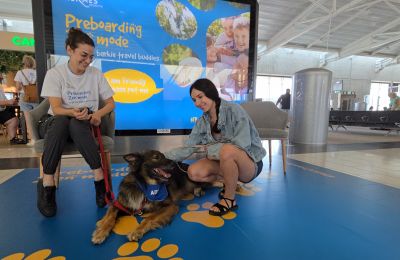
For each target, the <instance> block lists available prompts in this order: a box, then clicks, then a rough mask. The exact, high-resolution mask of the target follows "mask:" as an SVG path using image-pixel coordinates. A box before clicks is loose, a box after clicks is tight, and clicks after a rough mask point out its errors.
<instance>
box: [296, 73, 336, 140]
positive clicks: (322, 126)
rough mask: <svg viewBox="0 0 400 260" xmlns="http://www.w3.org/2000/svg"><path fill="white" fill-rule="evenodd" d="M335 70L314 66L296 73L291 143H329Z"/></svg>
mask: <svg viewBox="0 0 400 260" xmlns="http://www.w3.org/2000/svg"><path fill="white" fill-rule="evenodd" d="M331 83H332V72H331V71H329V70H326V69H320V68H311V69H306V70H301V71H298V72H296V73H295V74H294V76H293V85H294V87H293V95H292V100H291V101H292V105H291V120H290V129H289V141H290V143H299V144H326V140H327V137H328V125H329V93H330V90H331Z"/></svg>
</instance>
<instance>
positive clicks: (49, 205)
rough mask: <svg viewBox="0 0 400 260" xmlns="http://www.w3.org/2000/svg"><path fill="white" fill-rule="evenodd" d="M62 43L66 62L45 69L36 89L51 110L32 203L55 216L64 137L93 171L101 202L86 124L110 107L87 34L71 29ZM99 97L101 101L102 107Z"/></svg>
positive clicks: (99, 174) (109, 95) (109, 92)
mask: <svg viewBox="0 0 400 260" xmlns="http://www.w3.org/2000/svg"><path fill="white" fill-rule="evenodd" d="M65 47H66V50H67V53H68V55H69V61H68V63H67V64H63V65H59V66H57V67H55V68H53V69H51V70H49V71H48V72H47V74H46V77H45V79H44V83H43V89H42V93H41V95H42V97H48V99H49V102H50V110H49V112H48V113H49V114H50V115H53V117H51V120H50V123H49V126H48V130H47V132H46V134H45V138H44V139H45V140H44V152H43V156H42V164H43V172H44V175H43V176H44V177H43V179H40V180H39V182H38V186H37V192H38V200H37V206H38V208H39V211H40V212H41V213H42V214H43V215H44V216H46V217H51V216H54V215H55V214H56V211H57V204H56V197H55V181H54V173H55V171H56V168H57V165H58V163H59V161H60V159H61V155H62V152H63V149H64V146H65V143H66V142H67V140H68V139H69V138H71V139H72V140H73V141H74V144H75V145H76V147H77V148H78V150H79V152H80V153H81V154H82V156H83V157H84V158H85V160H86V162H87V163H88V164H89V166H90V168H91V169H92V170H93V172H94V180H95V182H94V183H95V188H96V203H97V206H99V207H104V206H105V204H106V202H105V186H104V179H103V171H102V169H101V160H100V155H99V153H98V147H97V144H96V141H95V139H94V137H93V136H92V132H91V125H95V126H98V125H100V123H101V118H102V117H103V116H104V115H106V114H108V113H109V112H111V111H112V110H113V109H114V106H115V104H114V99H113V94H114V92H113V90H112V89H111V87H110V85H109V84H108V82H107V80H106V79H105V78H104V76H103V74H102V73H101V72H100V71H99V70H98V69H96V68H94V67H90V66H89V65H90V63H91V62H92V60H93V52H94V42H93V40H92V39H91V38H90V37H89V36H88V35H87V34H85V33H84V32H82V31H81V30H79V29H74V28H71V29H70V30H69V32H68V38H67V39H66V41H65ZM100 100H101V101H103V102H104V104H105V105H104V106H103V107H102V108H101V109H99V101H100ZM90 111H93V113H90Z"/></svg>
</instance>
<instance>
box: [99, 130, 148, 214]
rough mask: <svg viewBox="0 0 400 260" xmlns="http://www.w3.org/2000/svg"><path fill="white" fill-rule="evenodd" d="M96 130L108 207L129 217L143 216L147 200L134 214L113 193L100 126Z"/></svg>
mask: <svg viewBox="0 0 400 260" xmlns="http://www.w3.org/2000/svg"><path fill="white" fill-rule="evenodd" d="M93 129H94V135H95V137H96V138H97V141H98V143H99V148H100V155H101V168H102V170H103V174H104V184H105V186H106V202H107V204H108V205H114V206H115V207H116V208H118V209H119V210H121V211H123V212H125V213H127V214H128V215H135V214H137V215H142V214H143V211H142V209H143V207H144V204H145V203H146V202H145V200H144V201H143V203H142V205H141V209H139V210H135V211H134V212H131V211H129V210H128V209H126V208H125V207H124V206H122V205H121V203H119V202H118V200H115V196H114V192H113V191H112V187H111V175H110V174H109V172H108V165H107V163H106V161H107V158H106V153H105V152H104V145H103V140H102V139H101V131H100V127H99V126H93Z"/></svg>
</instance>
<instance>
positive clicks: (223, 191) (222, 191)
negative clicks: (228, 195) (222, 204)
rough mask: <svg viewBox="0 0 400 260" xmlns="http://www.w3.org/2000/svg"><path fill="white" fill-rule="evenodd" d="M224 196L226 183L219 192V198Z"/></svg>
mask: <svg viewBox="0 0 400 260" xmlns="http://www.w3.org/2000/svg"><path fill="white" fill-rule="evenodd" d="M224 196H225V185H224V187H223V188H222V189H221V191H220V192H219V193H218V198H219V199H220V200H222V199H223V198H224Z"/></svg>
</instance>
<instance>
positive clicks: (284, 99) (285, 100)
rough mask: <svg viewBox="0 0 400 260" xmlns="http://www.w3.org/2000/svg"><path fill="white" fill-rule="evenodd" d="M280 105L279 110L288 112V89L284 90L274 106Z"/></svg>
mask: <svg viewBox="0 0 400 260" xmlns="http://www.w3.org/2000/svg"><path fill="white" fill-rule="evenodd" d="M279 104H281V109H283V110H290V89H286V93H285V94H283V95H282V96H280V97H279V98H278V101H276V105H277V106H278V105H279Z"/></svg>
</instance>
